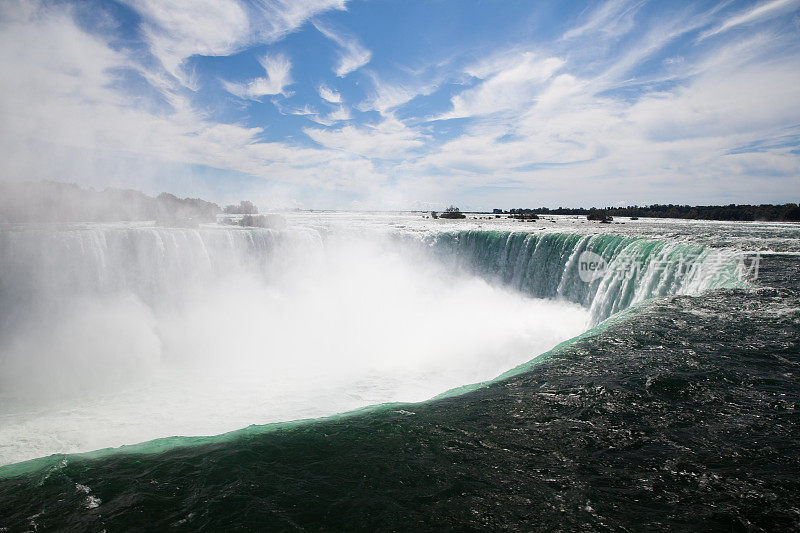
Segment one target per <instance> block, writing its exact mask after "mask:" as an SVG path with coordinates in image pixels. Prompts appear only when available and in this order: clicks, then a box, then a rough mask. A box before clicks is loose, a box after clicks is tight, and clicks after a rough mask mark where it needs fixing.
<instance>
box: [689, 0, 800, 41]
mask: <svg viewBox="0 0 800 533" xmlns="http://www.w3.org/2000/svg"><path fill="white" fill-rule="evenodd" d="M798 4H800V2H798V0H772V1H771V2H764V3H761V4H759V5H757V6H755V7H753V8H751V9H748V10H747V11H745V12H743V13H739V14H737V15H734V16H732V17H730V18H728V19H725V20H724V21H722V23H721V24H719V25H718V26H716V27H714V28H713V29H711V30H708V31H707V32H704V33H703V34H702V35H700V37H699V39H698V40H703V39H706V38H708V37H711V36H713V35H718V34H720V33H723V32H726V31H728V30H730V29H731V28H735V27H737V26H741V25H743V24H749V23H751V22H757V21H761V20H766V19H768V18H771V17H776V16H778V15H780V14H781V13H785V12H787V11H788V10H790V9H793V8H795V7H797V6H798Z"/></svg>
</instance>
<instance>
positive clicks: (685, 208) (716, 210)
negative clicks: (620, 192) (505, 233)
mask: <svg viewBox="0 0 800 533" xmlns="http://www.w3.org/2000/svg"><path fill="white" fill-rule="evenodd" d="M600 212H602V215H601V214H600ZM524 213H536V214H539V215H593V218H596V217H598V216H601V217H602V216H607V217H617V216H619V217H653V218H686V219H693V220H742V221H751V220H764V221H791V222H797V221H800V207H798V204H792V203H789V204H782V205H772V204H761V205H748V204H740V205H737V204H730V205H698V206H691V205H674V204H653V205H649V206H642V207H640V206H635V205H634V206H628V207H606V208H603V209H597V208H591V209H586V208H583V207H578V208H569V207H559V208H558V209H550V208H547V207H540V208H538V209H511V210H510V211H509V214H511V215H512V217H513V216H514V215H515V214H516V215H519V214H524ZM515 218H516V217H515Z"/></svg>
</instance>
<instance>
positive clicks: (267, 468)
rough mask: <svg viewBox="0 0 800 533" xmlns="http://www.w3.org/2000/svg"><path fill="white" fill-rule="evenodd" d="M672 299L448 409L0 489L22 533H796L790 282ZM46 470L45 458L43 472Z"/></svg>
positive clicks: (129, 459)
mask: <svg viewBox="0 0 800 533" xmlns="http://www.w3.org/2000/svg"><path fill="white" fill-rule="evenodd" d="M799 266H800V258H798V257H797V256H769V257H766V258H765V259H764V260H763V262H762V268H761V272H760V280H759V285H760V288H757V289H756V290H753V291H744V290H722V291H715V292H711V293H708V294H706V295H705V296H702V297H674V298H671V299H668V300H663V301H660V302H658V303H656V304H655V305H653V306H650V307H648V308H647V309H644V310H641V311H640V312H637V313H634V315H633V316H632V318H630V319H629V320H627V321H623V322H621V323H618V324H616V325H614V326H612V327H610V328H609V329H607V330H606V331H604V332H603V333H600V334H599V335H597V336H595V337H593V338H588V339H584V340H582V341H579V342H577V343H575V344H572V345H570V346H568V347H567V348H565V349H563V350H560V351H557V352H555V353H553V354H552V355H551V356H549V357H546V358H545V359H543V360H542V361H541V362H540V363H538V364H536V365H534V366H533V367H532V368H531V369H530V370H529V371H527V372H525V373H523V374H520V375H517V376H515V377H512V378H509V379H507V380H505V381H501V382H498V383H495V384H493V385H491V386H489V387H486V388H482V389H478V390H476V391H473V392H471V393H468V394H465V395H463V396H458V397H451V398H444V399H440V400H435V401H431V402H428V403H425V404H415V405H404V406H391V407H388V408H386V409H382V410H378V411H375V412H371V413H365V414H361V415H353V416H348V417H343V418H339V419H335V420H328V421H317V422H312V423H308V424H302V425H296V426H293V427H289V428H286V429H281V430H279V431H274V432H270V433H264V434H260V435H255V434H252V435H249V436H248V435H245V436H241V437H239V438H237V439H235V440H233V441H228V442H217V443H210V444H203V445H197V446H191V447H184V448H177V449H173V450H170V451H167V452H164V453H161V454H123V453H117V454H113V455H110V456H107V457H105V458H100V459H92V460H89V459H81V458H77V457H70V458H69V459H68V461H67V462H66V464H65V465H61V464H58V461H57V460H55V461H54V462H53V464H52V465H50V466H48V467H44V468H43V469H41V470H39V471H36V472H33V473H29V474H25V475H21V476H17V477H13V478H7V479H2V480H0V527H1V528H4V529H3V530H6V531H23V530H34V529H38V530H40V531H41V530H50V529H63V530H87V531H102V530H106V531H120V530H154V529H177V530H196V529H206V530H221V529H242V530H257V529H266V528H270V529H289V530H291V529H301V530H321V529H326V530H341V529H348V530H353V529H359V530H376V529H379V530H418V529H457V530H479V529H486V528H489V529H513V530H531V529H543V530H564V531H572V530H604V529H611V530H622V531H638V530H643V529H665V528H670V529H683V530H689V529H691V530H697V529H701V530H712V529H713V530H726V531H728V530H735V531H738V530H741V531H747V530H750V531H759V530H763V531H776V530H793V529H800V503H798V502H800V455H799V454H798V449H799V446H800V424H798V423H799V422H800V416H799V415H798V408H800V386H799V385H800V274H798V267H799ZM59 460H60V459H59Z"/></svg>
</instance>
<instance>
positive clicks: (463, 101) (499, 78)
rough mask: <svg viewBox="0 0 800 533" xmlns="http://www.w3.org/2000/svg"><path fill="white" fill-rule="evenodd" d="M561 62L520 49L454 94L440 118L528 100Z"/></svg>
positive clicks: (503, 108) (494, 109)
mask: <svg viewBox="0 0 800 533" xmlns="http://www.w3.org/2000/svg"><path fill="white" fill-rule="evenodd" d="M563 65H564V60H563V59H560V58H557V57H548V58H540V57H538V56H537V55H536V54H533V53H531V52H524V53H521V54H519V55H518V56H517V57H516V58H515V60H514V61H513V62H511V63H509V64H507V65H506V68H504V69H502V70H500V71H498V72H495V73H493V74H491V76H489V77H488V78H487V79H486V80H484V81H482V82H481V83H479V84H478V85H477V86H476V87H474V88H471V89H467V90H465V91H462V92H461V93H459V94H457V95H456V96H454V97H453V98H452V104H453V109H452V111H450V112H449V113H446V114H445V115H444V116H442V117H440V118H445V119H448V118H461V117H471V116H479V115H489V114H492V113H497V112H501V111H510V110H514V109H517V108H519V107H520V106H524V105H527V104H530V103H531V101H532V99H533V98H534V96H535V94H536V92H537V91H538V90H539V88H540V87H541V85H542V84H543V83H544V82H546V81H547V80H549V79H550V78H551V77H552V76H553V75H554V74H555V73H556V72H557V71H558V70H559V69H560V68H561V67H562V66H563ZM481 72H485V69H481Z"/></svg>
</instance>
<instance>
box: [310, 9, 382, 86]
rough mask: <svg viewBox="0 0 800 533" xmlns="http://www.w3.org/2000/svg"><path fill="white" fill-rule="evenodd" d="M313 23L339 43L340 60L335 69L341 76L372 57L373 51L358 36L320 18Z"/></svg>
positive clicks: (361, 65) (354, 69) (326, 35)
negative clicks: (349, 33) (337, 28)
mask: <svg viewBox="0 0 800 533" xmlns="http://www.w3.org/2000/svg"><path fill="white" fill-rule="evenodd" d="M313 24H314V27H315V28H317V30H319V32H320V33H321V34H322V35H324V36H325V37H327V38H328V39H330V40H331V41H333V42H335V43H336V44H337V45H339V49H340V53H339V62H338V63H337V65H336V67H334V69H333V71H334V72H335V73H336V75H337V76H339V77H340V78H343V77H345V76H347V75H348V74H350V73H351V72H355V71H356V70H358V69H360V68H361V67H363V66H364V65H366V64H367V63H369V61H370V59H372V52H370V51H369V50H367V49H366V48H365V47H364V45H362V44H361V43H360V42H359V41H358V39H357V38H356V37H354V36H352V35H348V34H346V33H345V32H343V31H340V30H336V29H334V28H333V27H332V26H330V25H328V24H325V23H323V22H321V21H319V20H315V21H313Z"/></svg>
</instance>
